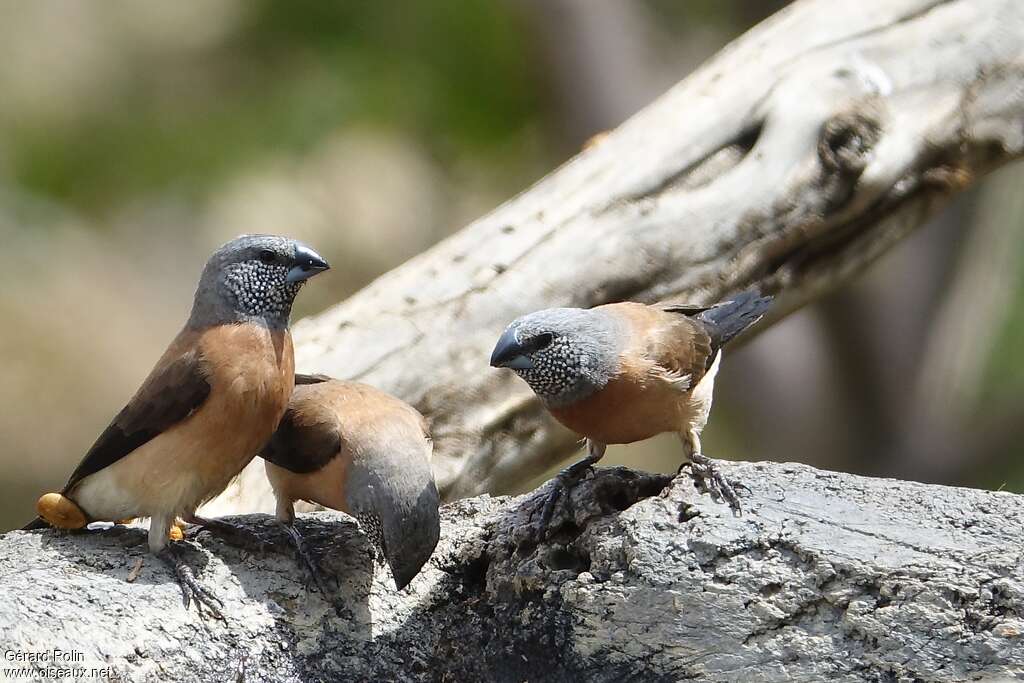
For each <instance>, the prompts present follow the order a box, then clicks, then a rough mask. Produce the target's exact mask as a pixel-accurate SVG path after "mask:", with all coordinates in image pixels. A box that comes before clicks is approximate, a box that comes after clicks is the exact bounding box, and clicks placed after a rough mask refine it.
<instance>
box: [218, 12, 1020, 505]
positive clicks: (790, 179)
mask: <svg viewBox="0 0 1024 683" xmlns="http://www.w3.org/2000/svg"><path fill="white" fill-rule="evenodd" d="M1022 153H1024V3H1021V2H1019V1H1018V0H862V1H861V2H850V3H837V2H831V1H830V0H801V1H800V2H796V3H794V4H793V5H792V6H790V7H789V8H787V9H786V10H784V11H782V12H780V13H779V14H777V15H776V16H774V17H772V18H771V19H769V20H768V21H766V22H764V23H763V24H762V25H760V26H758V27H756V28H755V29H753V30H752V31H750V32H749V33H747V34H746V35H744V36H743V37H741V38H740V39H738V40H737V41H736V42H735V43H733V44H732V45H730V46H729V47H727V48H726V49H725V50H723V51H722V52H721V53H720V54H719V55H718V56H716V57H715V58H713V59H712V60H711V61H709V62H708V63H707V64H706V65H704V66H703V67H702V68H701V69H699V70H698V71H697V72H695V73H694V74H692V75H691V76H689V77H688V78H686V79H685V80H684V81H682V82H681V83H680V84H679V85H678V86H676V87H675V88H673V89H672V90H670V91H669V92H668V93H666V94H665V95H664V96H663V97H662V98H660V99H659V100H657V101H656V102H654V103H653V104H651V105H650V106H649V107H647V108H646V109H644V110H643V111H641V112H640V113H638V114H637V115H636V116H634V117H633V118H632V119H630V120H629V121H627V122H626V123H625V124H623V125H622V126H621V127H619V128H618V129H617V130H615V131H613V132H611V133H610V134H609V135H607V136H605V137H602V138H601V139H600V140H599V141H596V142H595V143H594V144H593V145H591V146H589V147H588V149H587V150H586V151H585V152H584V153H583V154H581V155H580V156H579V157H577V158H575V159H573V160H572V161H570V162H569V163H567V164H566V165H565V166H563V167H562V168H561V169H559V170H558V171H556V172H555V173H553V174H551V175H550V176H549V177H547V178H545V179H544V180H542V181H541V182H539V183H538V184H537V185H535V186H534V187H532V188H530V189H529V190H528V191H526V192H524V193H523V194H522V195H520V196H518V197H516V198H515V199H512V200H511V201H509V202H508V203H507V204H505V205H503V206H501V207H499V208H498V209H496V210H495V211H494V212H493V213H491V214H490V215H488V216H485V217H484V218H482V219H480V220H479V221H477V222H475V223H473V224H472V225H470V226H469V227H467V228H465V229H464V230H462V231H461V232H459V233H457V234H456V235H454V236H453V237H451V238H449V239H447V240H445V241H444V242H442V243H440V244H438V245H437V246H436V247H434V248H432V249H431V250H429V251H427V252H426V253H424V254H422V255H420V256H418V257H416V258H414V259H412V260H411V261H409V262H408V263H406V264H405V265H403V266H401V267H399V268H398V269H396V270H394V271H392V272H391V273H388V274H387V275H385V276H383V277H381V278H380V279H378V280H377V281H376V282H374V283H372V284H371V285H369V286H368V287H366V288H365V289H364V290H363V291H361V292H359V293H358V294H356V295H355V296H353V297H351V298H350V299H349V300H347V301H345V302H343V303H341V304H339V305H337V306H335V307H334V308H332V309H330V310H328V311H326V312H324V313H322V314H320V315H317V316H314V317H312V318H309V319H307V320H304V321H300V322H299V323H298V324H297V325H296V326H295V340H296V349H297V364H298V367H299V368H300V369H301V370H303V371H317V372H324V373H327V374H331V375H335V376H338V377H345V378H355V379H360V380H364V381H367V382H370V383H371V384H374V385H376V386H378V387H381V388H383V389H385V390H387V391H390V392H393V393H395V394H396V395H398V396H400V397H402V398H404V399H406V400H408V401H410V402H411V403H413V404H414V405H415V406H416V407H417V408H418V409H419V410H420V411H422V412H423V413H424V414H426V415H427V416H428V417H429V418H430V420H431V421H432V429H433V434H434V439H435V452H436V454H437V460H436V462H437V466H436V470H437V474H438V479H439V483H440V485H441V488H442V490H443V492H444V493H445V495H446V496H447V497H448V498H449V499H453V498H457V497H460V496H468V495H473V494H476V493H480V492H485V491H487V492H491V493H501V492H507V491H510V490H513V489H515V487H516V486H518V485H521V484H522V482H524V481H526V480H528V479H529V478H531V477H532V476H535V475H537V474H538V473H540V472H543V471H544V470H545V469H546V468H548V467H550V466H551V465H552V464H553V463H554V462H557V461H558V460H560V459H563V458H564V457H565V456H566V455H567V454H569V453H570V452H571V451H572V450H573V449H574V448H576V443H575V438H574V436H573V435H571V434H569V433H568V432H566V431H565V430H564V429H562V428H560V427H558V426H557V425H556V424H555V423H554V422H553V421H552V420H551V419H550V418H549V417H547V416H546V415H545V414H544V413H543V411H542V410H541V408H540V406H539V405H538V403H537V401H536V400H535V399H534V398H533V396H532V394H531V393H530V392H529V390H528V389H527V388H526V386H525V385H524V384H523V383H522V382H519V381H517V380H515V379H514V378H513V376H512V374H511V373H510V372H507V371H495V370H492V369H490V368H488V367H487V358H488V354H489V351H490V349H491V346H492V344H493V343H494V341H495V339H496V338H497V336H498V334H499V333H500V332H501V330H502V329H503V327H504V326H505V325H506V324H507V323H508V322H509V321H510V320H512V319H513V318H515V317H516V316H518V315H520V314H522V313H524V312H528V311H531V310H535V309H540V308H545V307H549V306H593V305H596V304H601V303H605V302H609V301H616V300H623V299H631V300H639V301H647V302H651V301H656V300H666V299H674V300H683V301H697V302H706V301H710V300H714V299H718V298H720V297H724V296H726V295H727V294H728V293H730V292H731V291H735V290H737V289H740V288H743V287H747V286H749V285H753V284H759V285H761V286H762V287H764V288H765V289H767V290H769V291H772V292H776V293H780V294H781V297H780V300H779V305H778V306H777V307H776V312H775V316H774V317H775V319H778V318H779V317H781V316H782V315H784V314H785V313H786V312H787V311H790V310H792V309H794V308H795V307H798V306H800V305H802V304H804V303H805V302H807V301H809V300H811V299H813V298H815V297H817V296H818V295H820V294H821V293H822V292H823V291H824V290H826V289H827V288H829V287H832V286H834V285H835V284H837V283H839V282H841V281H843V280H844V279H846V278H848V277H849V276H850V275H851V274H853V273H855V272H857V271H858V270H859V269H861V268H862V267H864V266H865V265H866V264H868V263H870V262H871V261H873V260H874V259H875V258H877V257H878V256H879V255H880V254H882V253H884V252H885V251H886V250H887V249H889V248H890V247H891V246H892V245H893V244H894V243H896V242H897V241H898V240H899V239H900V238H902V237H903V236H905V235H906V234H907V233H908V232H909V231H911V230H912V229H913V228H915V227H916V226H918V225H920V224H921V223H922V222H923V221H924V220H925V219H926V218H927V217H929V216H930V215H932V214H933V213H934V212H935V211H936V210H937V209H939V208H940V207H942V206H943V205H944V204H945V203H946V201H947V200H948V199H949V197H950V196H951V195H953V194H955V193H956V192H957V191H959V190H962V189H963V188H964V187H966V186H968V185H970V184H972V183H973V182H975V181H976V180H977V179H978V178H979V177H980V176H982V175H983V174H984V173H986V172H987V171H989V170H991V169H993V168H995V167H996V166H998V165H1000V164H1002V163H1004V162H1006V161H1008V160H1010V159H1013V158H1016V157H1018V156H1020V155H1021V154H1022ZM768 322H772V321H771V320H769V321H768ZM243 494H244V495H243ZM254 505H255V506H256V507H259V508H261V509H271V507H272V506H271V503H270V499H269V494H268V491H267V489H266V485H265V482H264V477H263V475H262V471H261V468H260V467H259V465H257V466H256V467H255V469H254V470H250V471H249V472H247V475H246V477H244V478H242V479H241V480H240V484H239V486H236V487H235V488H233V489H232V490H229V492H228V494H227V496H226V497H225V498H223V499H221V500H220V501H218V505H217V506H216V507H215V510H216V511H218V512H225V511H235V512H247V511H252V510H253V509H255V508H254Z"/></svg>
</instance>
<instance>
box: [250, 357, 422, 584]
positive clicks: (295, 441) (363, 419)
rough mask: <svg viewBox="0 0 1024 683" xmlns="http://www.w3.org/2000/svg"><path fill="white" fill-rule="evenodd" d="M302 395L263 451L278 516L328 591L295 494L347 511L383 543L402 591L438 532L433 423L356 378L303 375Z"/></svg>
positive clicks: (299, 388)
mask: <svg viewBox="0 0 1024 683" xmlns="http://www.w3.org/2000/svg"><path fill="white" fill-rule="evenodd" d="M295 385H296V386H295V392H294V393H293V394H292V398H291V402H290V403H289V404H288V410H287V412H285V415H284V417H283V418H282V419H281V424H280V426H278V428H277V431H276V432H275V433H274V436H273V437H272V438H271V439H270V442H269V443H268V444H267V446H266V447H265V448H264V449H263V451H262V452H261V453H260V455H262V456H263V458H264V460H266V468H267V477H268V478H269V479H270V483H271V485H272V486H273V488H274V495H275V496H276V497H277V518H278V520H279V521H280V522H281V523H282V525H283V526H284V528H285V529H286V531H287V532H288V535H289V538H290V539H291V541H292V542H293V543H294V545H295V549H296V552H297V553H298V555H299V558H300V561H301V562H302V563H303V564H304V565H305V567H306V568H307V569H308V570H309V571H310V573H311V574H312V575H313V577H314V579H316V580H317V583H318V584H320V589H321V591H322V592H325V591H324V588H323V583H322V581H321V580H320V578H319V571H318V570H317V567H316V563H315V562H313V561H312V559H311V558H310V557H309V555H308V553H307V552H306V550H305V547H304V544H303V541H302V537H301V535H300V534H299V532H298V530H297V529H296V528H295V525H294V522H295V507H294V503H295V501H297V500H305V501H309V502H312V503H317V504H319V505H323V506H325V507H329V508H333V509H335V510H341V511H342V512H346V513H348V514H350V515H352V516H353V517H355V518H356V519H357V520H359V524H360V526H361V527H362V528H363V530H364V532H365V533H366V534H367V536H368V537H369V538H370V540H371V541H372V542H373V544H374V546H375V547H376V548H379V549H380V551H381V552H382V554H383V556H384V558H385V559H386V560H387V563H388V565H389V566H390V567H391V573H392V575H393V576H394V579H395V585H396V586H397V587H398V589H399V590H401V589H403V588H405V587H406V586H407V585H408V584H409V582H410V581H412V579H413V577H415V576H416V574H417V573H419V571H420V569H421V568H422V567H423V565H424V564H425V563H426V561H427V560H428V559H429V558H430V555H431V553H433V552H434V547H435V546H436V545H437V539H438V537H439V536H440V533H441V526H440V517H439V515H438V505H439V503H440V499H439V497H438V494H437V487H436V486H435V484H434V473H433V471H432V470H431V468H430V458H431V454H432V452H433V447H432V445H431V441H430V436H429V434H428V432H427V424H426V421H425V420H424V419H423V416H422V415H420V414H419V413H418V412H417V411H416V410H415V409H414V408H413V407H412V406H410V405H408V404H406V403H404V402H402V401H400V400H398V399H397V398H395V397H393V396H390V395H389V394H386V393H384V392H383V391H380V390H379V389H375V388H373V387H371V386H369V385H366V384H361V383H359V382H346V381H342V380H336V379H331V378H329V377H326V376H324V375H296V377H295Z"/></svg>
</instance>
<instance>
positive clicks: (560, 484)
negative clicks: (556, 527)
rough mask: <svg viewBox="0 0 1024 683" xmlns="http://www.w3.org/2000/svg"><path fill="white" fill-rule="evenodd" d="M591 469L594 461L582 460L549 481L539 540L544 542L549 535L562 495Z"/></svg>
mask: <svg viewBox="0 0 1024 683" xmlns="http://www.w3.org/2000/svg"><path fill="white" fill-rule="evenodd" d="M593 467H594V461H593V460H591V459H590V458H589V457H588V458H584V459H583V460H580V461H579V462H574V463H573V464H571V465H569V466H568V467H566V468H565V469H564V470H562V471H561V472H559V473H558V474H557V475H555V478H554V479H552V480H551V491H550V492H549V493H548V494H547V499H546V500H545V501H544V508H543V511H542V512H541V516H540V524H539V525H538V532H539V533H538V537H539V539H540V540H544V539H546V538H548V536H549V535H550V529H549V528H548V525H549V524H550V523H551V518H552V517H553V516H554V514H555V505H556V504H557V503H558V500H559V499H560V498H561V497H562V494H564V493H566V492H568V491H569V490H571V489H572V487H574V486H576V484H578V483H579V481H580V480H581V479H582V478H583V477H584V475H586V473H587V472H589V471H590V470H591V469H593Z"/></svg>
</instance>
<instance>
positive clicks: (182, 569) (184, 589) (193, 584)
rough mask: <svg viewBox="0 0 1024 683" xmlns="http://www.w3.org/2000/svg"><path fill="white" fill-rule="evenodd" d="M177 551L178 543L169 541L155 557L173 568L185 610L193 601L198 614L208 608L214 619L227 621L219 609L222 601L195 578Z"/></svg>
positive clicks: (201, 614) (202, 613)
mask: <svg viewBox="0 0 1024 683" xmlns="http://www.w3.org/2000/svg"><path fill="white" fill-rule="evenodd" d="M179 553H180V547H179V544H178V543H171V544H169V545H167V546H166V547H165V548H164V549H163V550H161V551H160V552H159V553H158V554H157V557H159V558H160V559H161V560H163V561H164V562H166V563H167V564H168V565H169V566H170V567H171V569H173V570H174V576H175V577H176V578H177V579H178V586H179V587H180V588H181V601H182V603H184V605H185V609H186V610H187V609H188V608H189V605H190V604H191V603H192V602H193V601H195V603H196V610H197V611H198V612H199V615H200V616H204V615H205V612H204V611H203V610H204V609H208V610H210V614H211V615H213V617H214V618H215V619H220V620H221V621H227V620H226V619H225V618H224V615H223V614H222V613H221V611H220V608H221V607H223V606H224V603H223V602H221V599H220V598H218V597H217V596H216V595H214V594H213V593H211V592H210V591H209V590H207V589H206V588H204V587H203V585H202V584H200V583H199V581H198V580H196V575H195V573H194V572H193V571H192V567H190V566H188V564H186V563H185V561H184V560H183V559H182V558H181V556H180V554H179Z"/></svg>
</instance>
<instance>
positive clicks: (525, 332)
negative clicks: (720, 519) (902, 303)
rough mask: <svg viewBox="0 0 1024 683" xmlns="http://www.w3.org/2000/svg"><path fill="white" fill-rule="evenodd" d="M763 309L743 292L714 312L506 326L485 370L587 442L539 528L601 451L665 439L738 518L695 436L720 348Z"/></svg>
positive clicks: (624, 314) (623, 311)
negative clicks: (506, 375)
mask: <svg viewBox="0 0 1024 683" xmlns="http://www.w3.org/2000/svg"><path fill="white" fill-rule="evenodd" d="M770 301H771V297H767V296H760V295H759V293H758V292H756V291H746V292H743V293H741V294H738V295H737V296H736V297H735V298H734V299H732V300H731V301H724V302H722V303H718V304H715V305H713V306H687V305H671V304H668V305H655V306H647V305H644V304H638V303H617V304H608V305H605V306H598V307H596V308H592V309H580V308H552V309H547V310H543V311H537V312H535V313H530V314H529V315H525V316H523V317H521V318H518V319H516V320H515V321H513V322H512V323H511V324H510V325H509V326H508V328H506V330H505V332H504V333H503V334H502V335H501V338H500V339H499V340H498V343H497V345H496V346H495V347H494V353H493V354H492V355H491V365H492V366H494V367H498V368H510V369H512V370H513V371H515V372H516V374H518V375H519V376H520V377H522V378H523V379H524V380H525V381H526V383H527V384H529V385H530V388H531V389H533V391H534V393H536V394H537V395H538V396H539V397H540V398H541V400H542V401H543V402H544V404H545V406H546V407H547V408H548V410H549V411H550V412H551V414H552V415H553V416H554V417H555V418H556V419H557V420H558V421H559V422H561V423H562V424H564V425H565V426H566V427H568V428H569V429H572V430H573V431H575V432H577V433H579V434H581V435H583V436H584V437H586V440H587V453H588V455H587V457H585V458H584V459H582V460H580V461H579V462H577V463H575V464H573V465H571V466H570V467H568V468H566V469H565V470H563V471H562V472H561V473H560V474H559V476H558V478H557V480H556V485H555V488H554V489H553V490H552V494H551V497H550V498H549V499H548V502H547V504H546V506H545V511H544V514H543V516H542V523H541V524H542V527H543V526H545V525H546V524H547V521H548V520H549V519H550V516H551V512H552V509H553V506H554V503H555V501H556V500H557V498H558V496H559V495H560V494H561V491H562V490H563V489H564V488H566V487H568V486H571V485H572V484H573V483H574V482H575V481H576V480H578V479H579V477H580V476H582V474H583V473H584V472H585V471H586V470H587V469H589V468H590V467H591V466H592V465H593V464H594V463H596V462H597V461H598V460H600V459H601V457H602V456H603V455H604V452H605V447H606V445H607V444H621V443H632V442H634V441H640V440H642V439H647V438H649V437H652V436H655V435H657V434H661V433H663V432H675V433H677V434H678V435H679V437H680V438H681V439H682V441H683V445H684V449H685V451H686V455H687V457H688V459H689V464H690V466H691V469H692V470H693V473H694V476H695V477H696V478H697V479H698V481H699V482H700V483H702V484H703V485H704V486H705V487H706V488H707V487H709V486H710V489H711V491H712V492H713V493H715V494H716V495H719V496H721V497H723V498H725V499H726V500H728V502H729V504H730V505H731V506H732V507H733V508H734V509H738V508H739V501H738V498H737V497H736V493H735V491H734V489H733V486H732V485H730V483H729V481H728V480H726V479H725V478H724V477H722V476H721V475H720V474H719V473H718V471H717V470H716V469H715V468H714V466H713V464H712V462H711V460H709V459H708V458H707V457H705V456H704V454H703V453H702V451H701V445H700V433H701V430H702V429H703V428H704V424H705V423H706V422H707V420H708V412H709V411H710V410H711V399H712V390H713V387H714V381H715V375H716V373H717V372H718V366H719V363H720V362H721V359H722V351H721V349H722V346H724V345H725V344H726V343H727V342H728V341H729V340H730V339H732V338H733V337H735V336H736V335H737V334H739V333H740V332H742V331H743V330H745V329H746V328H747V327H749V326H750V325H752V324H754V323H755V322H757V320H758V319H759V318H760V317H761V316H762V315H763V314H764V312H765V310H766V309H767V307H768V304H769V302H770ZM684 464H686V463H684Z"/></svg>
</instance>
